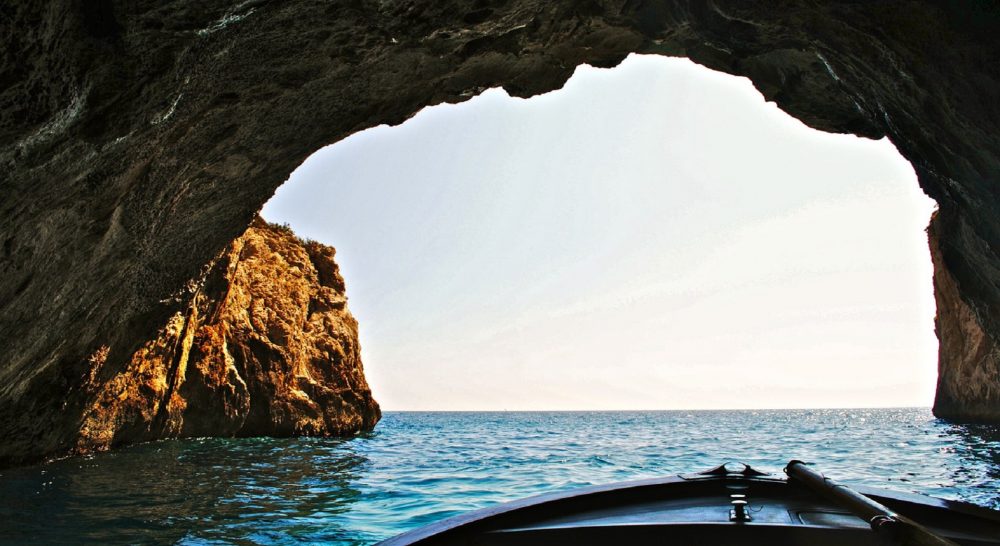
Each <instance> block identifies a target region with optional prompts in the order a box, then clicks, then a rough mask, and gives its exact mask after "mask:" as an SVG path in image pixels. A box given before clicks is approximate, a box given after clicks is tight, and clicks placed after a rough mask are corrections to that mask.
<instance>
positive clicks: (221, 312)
mask: <svg viewBox="0 0 1000 546" xmlns="http://www.w3.org/2000/svg"><path fill="white" fill-rule="evenodd" d="M187 301H188V305H187V307H186V308H185V309H184V310H183V311H180V312H178V313H176V314H175V315H173V316H172V317H170V319H169V321H168V322H167V323H166V325H165V326H164V327H163V328H162V329H161V330H160V331H159V332H158V333H157V335H156V337H155V338H153V339H151V340H148V341H147V342H145V343H144V344H143V345H142V346H141V347H140V348H139V350H138V351H136V352H135V353H134V354H132V355H131V357H130V358H129V359H128V362H127V364H126V365H125V367H124V369H123V370H121V371H120V372H118V373H116V374H115V375H114V377H113V378H112V379H111V380H110V381H107V382H98V381H96V378H98V377H100V375H101V373H102V368H103V367H104V366H105V365H106V363H107V361H108V356H109V349H108V348H107V347H102V348H99V349H98V350H97V351H95V353H94V354H92V355H91V356H90V357H89V358H88V363H89V364H90V365H91V369H90V371H89V373H88V376H87V378H86V379H85V381H84V382H83V388H88V389H93V390H94V393H95V401H94V403H93V404H92V405H91V407H90V408H88V409H87V411H86V412H85V414H84V416H83V417H84V418H83V422H82V426H81V427H80V431H79V435H78V438H77V439H76V442H75V445H74V450H75V451H78V452H87V451H93V450H100V449H106V448H108V447H110V446H113V445H117V444H122V443H132V442H136V441H142V440H148V439H154V438H167V437H192V436H219V435H232V436H254V435H269V436H292V435H306V436H312V435H345V434H353V433H356V432H359V431H363V430H370V429H371V428H372V427H374V426H375V423H376V422H377V421H378V419H379V417H380V415H381V414H380V411H379V407H378V404H377V403H376V402H375V400H374V399H373V398H372V394H371V390H370V389H369V388H368V384H367V382H366V381H365V377H364V373H363V370H362V365H361V355H360V347H359V344H358V326H357V321H355V320H354V317H353V316H351V313H350V311H349V310H348V309H347V298H346V296H345V288H344V280H343V278H342V277H341V275H340V271H339V268H338V267H337V264H336V262H335V261H334V249H333V248H331V247H328V246H325V245H322V244H320V243H317V242H315V241H302V240H300V239H299V238H298V237H296V236H295V234H293V233H292V232H291V230H289V229H288V228H286V227H282V226H276V225H273V224H267V223H265V222H264V221H262V220H259V219H258V220H255V221H254V223H253V224H252V225H251V227H250V228H249V229H248V230H247V231H246V233H244V234H243V235H242V236H240V237H239V238H237V239H236V240H235V241H233V242H232V243H231V244H230V245H229V246H228V247H227V248H226V249H225V251H224V252H223V253H222V255H221V256H220V257H219V258H218V259H217V260H216V261H215V262H214V263H213V264H212V266H211V267H210V268H209V270H208V272H207V274H206V275H205V276H204V278H203V279H199V282H198V283H196V284H194V285H192V293H191V295H190V297H189V298H187Z"/></svg>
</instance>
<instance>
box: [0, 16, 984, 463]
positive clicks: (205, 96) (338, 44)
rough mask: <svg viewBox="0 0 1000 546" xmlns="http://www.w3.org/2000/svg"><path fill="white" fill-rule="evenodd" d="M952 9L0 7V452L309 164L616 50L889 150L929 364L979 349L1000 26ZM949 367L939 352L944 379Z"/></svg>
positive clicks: (105, 359)
mask: <svg viewBox="0 0 1000 546" xmlns="http://www.w3.org/2000/svg"><path fill="white" fill-rule="evenodd" d="M953 4H954V3H951V2H944V1H941V2H936V1H923V2H918V1H887V2H858V3H853V2H834V3H830V2H822V3H820V2H815V3H813V2H795V3H788V4H787V5H784V4H783V3H781V2H772V1H767V2H764V1H760V2H744V1H740V2H736V1H728V0H727V1H717V2H712V3H706V2H701V1H690V2H686V1H667V0H661V1H643V0H617V1H610V0H609V1H598V0H593V1H586V0H585V1H580V0H572V1H569V0H562V1H558V0H557V1H544V2H543V1H539V0H514V1H510V2H499V1H496V2H494V1H491V0H476V1H471V0H470V1H468V2H456V1H449V0H417V1H400V2H387V1H375V0H358V1H355V2H323V1H318V0H316V1H309V0H288V1H283V2H277V1H266V0H249V1H244V2H235V1H232V2H223V1H218V0H206V1H204V2H192V1H190V0H185V1H173V2H170V1H168V2H147V1H138V2H135V1H132V2H124V1H116V0H100V1H94V2H86V3H84V2H78V1H69V0H65V1H52V2H48V3H44V2H34V1H27V0H21V1H16V0H15V1H12V2H6V3H5V4H4V5H3V6H2V7H0V21H3V24H2V25H0V40H2V42H3V45H4V47H3V49H2V50H0V51H2V53H0V55H2V56H0V172H3V173H4V175H3V177H2V178H0V195H2V197H3V199H2V200H0V275H2V278H3V282H2V283H0V437H3V438H4V442H3V443H0V460H2V461H4V462H7V463H10V462H17V461H24V460H30V459H33V458H37V457H40V456H44V455H47V454H58V453H64V452H66V451H68V450H70V449H72V448H73V447H74V446H76V445H77V444H76V443H77V441H78V439H79V437H80V430H82V429H84V428H85V427H88V426H90V425H89V423H90V420H89V419H90V417H89V416H90V415H91V414H92V408H94V405H95V403H98V402H99V400H100V399H101V397H102V396H104V394H103V393H105V392H106V389H107V387H106V385H108V384H110V383H114V382H121V381H125V380H126V379H123V378H127V377H128V376H129V375H128V374H129V373H131V372H130V371H129V370H130V369H131V368H130V362H131V358H132V356H131V355H133V354H135V353H136V351H140V350H147V349H148V347H147V346H146V344H147V343H148V340H150V339H154V338H155V337H156V335H157V332H159V331H161V330H162V329H163V328H165V327H167V328H169V327H171V326H170V325H171V324H174V323H173V322H172V321H174V320H175V319H174V318H172V317H176V316H177V313H181V314H182V315H183V314H184V313H185V312H186V310H187V309H189V308H190V307H191V305H192V301H193V294H196V293H197V291H198V289H199V287H200V286H202V284H203V282H204V281H203V279H204V277H205V273H206V264H209V263H210V262H212V260H213V259H214V258H215V257H217V256H219V255H220V253H221V252H222V251H223V249H224V248H226V246H227V245H228V244H230V243H231V242H232V241H233V240H234V239H236V238H237V237H238V236H239V235H240V234H241V233H243V232H244V231H245V229H246V228H247V226H248V225H249V224H250V222H251V220H252V219H253V217H254V215H255V213H256V212H257V211H258V210H259V208H260V206H261V205H262V203H263V202H264V201H265V200H266V199H267V198H268V197H269V196H270V195H271V194H272V193H273V191H274V189H275V188H276V187H277V186H278V185H279V184H281V182H282V181H284V180H285V178H286V177H287V175H288V173H290V172H291V171H292V170H293V169H294V168H295V167H296V166H297V165H298V164H299V163H301V161H302V160H303V159H304V158H305V157H306V156H307V155H308V154H309V153H311V152H313V151H314V150H316V149H318V148H319V147H321V146H323V145H325V144H329V143H332V142H336V141H337V140H340V139H342V138H344V137H345V136H347V135H349V134H351V133H353V132H356V131H358V130H361V129H364V128H367V127H372V126H374V125H378V124H381V123H399V122H402V121H403V120H405V119H406V118H407V117H409V116H411V115H413V114H414V113H415V112H416V111H418V110H419V109H420V108H422V107H424V106H427V105H432V104H437V103H440V102H445V101H448V102H456V101H461V100H465V99H466V98H468V97H471V96H473V95H475V94H476V93H478V92H480V91H482V90H483V89H485V88H488V87H491V86H503V87H504V88H506V89H507V91H508V92H510V93H511V94H513V95H516V96H522V97H526V96H530V95H534V94H537V93H541V92H545V91H549V90H552V89H556V88H558V87H560V86H561V85H562V84H563V82H564V81H565V80H566V79H567V78H568V77H569V75H570V74H571V73H572V71H573V69H574V67H575V66H576V65H578V64H580V63H590V64H593V65H597V66H612V65H615V64H617V63H618V62H619V61H620V60H621V59H622V58H623V57H624V56H625V55H627V54H628V53H631V52H640V53H659V54H665V55H683V56H688V57H690V58H691V59H693V60H694V61H696V62H699V63H702V64H704V65H706V66H708V67H710V68H713V69H716V70H721V71H724V72H728V73H731V74H737V75H744V76H747V77H749V78H750V79H751V80H752V81H753V82H754V84H755V85H756V86H757V88H758V89H760V90H761V92H762V93H763V94H764V95H765V96H766V97H767V98H768V99H769V100H773V101H775V102H776V103H777V104H778V105H779V106H780V107H781V108H783V109H784V110H785V111H787V112H789V113H790V114H792V115H794V116H796V117H797V118H799V119H801V120H802V121H803V122H805V123H807V124H808V125H810V126H812V127H815V128H818V129H822V130H826V131H834V132H850V133H855V134H858V135H862V136H867V137H871V138H878V137H882V136H888V137H889V138H891V139H892V141H893V142H894V143H895V144H896V146H897V147H898V148H899V150H900V152H901V153H902V154H903V155H904V156H905V157H906V158H907V159H909V160H910V161H911V162H912V163H913V165H914V168H915V169H916V172H917V175H918V177H919V180H920V184H921V186H922V187H923V189H924V190H925V191H926V192H927V193H928V194H929V195H930V196H931V197H933V198H934V199H936V200H937V201H938V203H939V205H940V212H939V213H938V215H937V216H936V219H935V221H934V222H935V224H934V227H933V233H935V234H937V235H936V236H937V238H936V241H935V245H936V247H935V248H936V260H935V264H936V267H937V276H938V281H939V282H938V284H939V286H942V282H943V283H944V284H946V285H947V286H949V287H950V288H949V292H948V293H947V295H945V293H944V292H942V291H941V290H940V289H939V291H938V294H939V296H938V297H939V299H941V298H944V300H947V302H949V304H948V305H941V306H940V314H939V317H938V322H939V328H938V332H939V335H940V336H942V348H943V350H945V351H947V350H949V349H948V348H949V347H955V346H960V345H962V342H961V340H962V339H964V337H965V336H968V335H978V334H977V333H981V334H982V335H983V336H985V337H984V339H989V340H991V341H990V342H991V343H993V342H995V340H996V339H997V338H998V336H1000V259H998V258H997V256H998V254H997V252H996V249H997V245H998V244H1000V223H998V222H997V218H998V212H1000V205H998V203H997V197H996V196H997V184H996V182H997V181H996V177H997V173H998V172H1000V162H998V156H997V153H998V152H997V151H998V149H1000V148H998V146H997V144H998V142H997V139H998V138H1000V137H998V135H1000V131H998V130H997V129H998V120H1000V106H998V105H1000V100H998V99H1000V97H998V94H1000V85H998V84H1000V72H998V71H1000V63H998V62H997V60H998V59H997V57H998V55H997V50H998V47H1000V46H998V42H997V40H995V38H994V36H995V35H996V32H997V31H998V30H1000V17H998V15H997V13H996V11H995V9H994V8H993V7H992V5H991V3H989V2H981V3H977V2H969V3H963V5H962V7H955V6H954V5H953ZM945 275H946V277H944V276H945ZM942 279H946V280H944V281H942ZM955 302H961V304H958V303H955ZM952 303H954V304H952ZM960 309H964V311H962V313H961V316H958V314H957V310H960ZM941 325H951V326H950V327H943V326H941ZM174 327H178V326H176V325H175V326H174ZM956 340H958V341H956ZM154 349H155V348H153V349H149V350H154ZM963 354H964V353H963ZM95 355H96V356H95ZM102 355H103V356H102ZM992 355H993V353H992V352H990V353H989V354H988V355H987V356H986V357H985V358H982V359H980V360H978V361H977V362H975V363H971V365H974V366H975V367H976V368H977V369H983V370H986V371H989V370H994V373H984V374H982V377H994V378H995V377H996V373H995V370H996V368H997V366H998V362H997V360H996V358H995V357H994V356H992ZM963 358H964V357H956V356H954V355H952V354H945V353H944V352H942V360H941V362H942V373H943V375H945V374H947V373H949V366H951V365H952V363H954V362H956V359H957V360H958V361H963V362H965V361H964V360H963ZM97 361H99V362H100V363H101V364H100V366H96V367H95V365H94V362H97ZM959 384H960V383H959ZM237 390H238V389H237ZM981 392H994V391H983V390H967V389H963V388H961V387H959V388H958V389H955V390H953V391H949V394H947V395H946V397H945V398H942V397H941V396H939V398H938V407H939V410H943V408H946V407H947V408H957V410H956V411H950V410H949V411H947V412H946V413H947V414H948V415H949V416H952V417H955V418H964V417H966V416H973V414H971V413H963V411H962V410H961V408H963V407H976V408H985V409H982V410H980V409H977V410H976V412H975V415H974V417H975V418H977V419H988V420H1000V407H997V405H996V404H995V402H992V401H989V400H984V401H979V400H974V399H975V398H976V397H977V396H980V394H978V393H981ZM220 396H221V395H220ZM226 396H228V394H227V395H226ZM232 396H235V397H237V398H238V393H236V391H235V390H234V391H233V394H232ZM197 399H198V400H203V399H202V398H197ZM214 400H215V398H214V394H213V396H206V397H204V402H199V403H206V404H211V403H215V402H213V401H214ZM980 402H982V403H980ZM234 403H235V402H234ZM966 404H970V405H968V406H966ZM234 407H235V406H234ZM158 411H159V410H158ZM165 411H166V410H165ZM171 411H172V410H169V411H166V413H162V412H161V413H162V414H164V415H167V414H170V415H174V413H171ZM251 413H252V412H251ZM164 419H165V421H170V419H168V418H167V417H164ZM170 422H173V421H170ZM184 422H185V423H186V424H184V425H178V426H181V427H182V428H183V427H184V426H190V427H195V426H199V427H201V426H202V425H196V424H195V423H193V422H192V420H191V419H185V420H184ZM227 422H228V421H227ZM171 426H173V425H171ZM227 426H228V425H227ZM164 427H166V425H164ZM168 429H169V430H170V431H171V432H170V433H171V434H172V433H173V431H174V429H170V428H169V427H166V428H163V429H162V430H164V431H167V430H168ZM201 430H203V431H206V432H209V431H213V430H214V431H216V432H217V433H221V434H229V433H234V431H233V430H232V429H231V428H226V427H222V428H221V429H218V428H216V425H214V424H212V423H209V422H208V421H206V422H205V423H204V425H203V428H202V429H201ZM165 433H166V432H165ZM101 434H104V433H101ZM98 436H100V434H98ZM129 438H131V436H129ZM102 441H103V440H102ZM97 443H98V444H100V441H98V442H97Z"/></svg>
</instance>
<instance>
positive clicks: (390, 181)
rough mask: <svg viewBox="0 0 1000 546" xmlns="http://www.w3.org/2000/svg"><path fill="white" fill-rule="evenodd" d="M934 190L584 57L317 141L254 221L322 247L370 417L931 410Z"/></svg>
mask: <svg viewBox="0 0 1000 546" xmlns="http://www.w3.org/2000/svg"><path fill="white" fill-rule="evenodd" d="M933 206H934V205H933V201H931V200H930V199H929V198H927V197H926V196H925V195H924V194H923V193H922V192H921V191H920V189H919V187H918V185H917V181H916V176H915V175H914V173H913V169H912V167H911V166H910V165H909V164H908V163H907V162H906V161H905V160H904V159H903V158H902V157H900V155H899V154H898V152H897V151H896V149H895V148H894V147H893V145H892V144H891V143H890V142H889V141H888V140H881V141H871V140H864V139H860V138H857V137H854V136H849V135H832V134H826V133H821V132H818V131H814V130H812V129H809V128H807V127H806V126H804V125H803V124H802V123H800V122H799V121H797V120H795V119H793V118H791V117H789V116H788V115H786V114H784V113H783V112H781V111H780V110H779V109H778V108H777V107H776V106H775V105H773V104H771V103H766V102H765V101H764V99H763V97H762V96H761V95H760V94H759V93H758V92H757V91H756V90H755V89H754V88H753V87H752V85H751V84H750V82H749V81H748V80H746V79H745V78H736V77H733V76H728V75H724V74H720V73H717V72H712V71H709V70H708V69H705V68H703V67H700V66H698V65H695V64H693V63H691V62H690V61H688V60H685V59H677V58H665V57H645V56H632V57H629V58H628V59H626V60H625V61H624V62H623V63H622V64H621V65H620V66H619V67H617V68H614V69H610V70H604V69H595V68H592V67H589V66H581V67H579V68H578V69H577V71H576V73H575V75H574V76H573V77H572V78H571V79H570V80H569V82H567V84H566V86H565V88H564V89H562V90H560V91H556V92H553V93H549V94H546V95H542V96H539V97H535V98H532V99H528V100H523V99H516V98H511V97H509V96H507V94H506V93H505V92H504V91H503V90H500V89H491V90H488V91H486V92H485V93H483V94H482V95H480V96H478V97H475V98H473V99H471V100H469V101H467V102H465V103H462V104H458V105H442V106H436V107H432V108H427V109H424V110H422V111H421V112H420V113H418V114H417V115H416V116H414V117H413V118H412V119H410V120H409V121H407V122H405V123H403V124H402V125H400V126H396V127H387V126H380V127H376V128H373V129H370V130H367V131H363V132H361V133H357V134H355V135H353V136H351V137H349V138H347V139H345V140H343V141H341V142H338V143H337V144H335V145H333V146H328V147H326V148H323V149H322V150H320V151H318V152H316V153H315V154H314V155H312V156H311V157H310V158H309V159H308V160H306V162H305V163H303V165H302V166H301V167H300V168H299V169H297V170H296V171H295V172H294V173H293V174H292V175H291V177H290V178H289V181H288V182H287V183H286V184H285V185H283V186H282V187H281V188H280V189H279V190H278V192H277V194H276V195H275V197H274V198H273V199H272V200H271V201H270V202H269V203H268V204H267V205H266V206H265V207H264V212H263V214H264V217H265V218H267V219H268V220H270V221H274V222H287V223H289V224H291V226H292V228H293V229H294V230H295V231H296V232H297V233H299V234H300V235H302V236H304V237H309V238H313V239H316V240H318V241H321V242H323V243H327V244H330V245H333V246H335V247H336V248H337V261H338V262H339V263H340V266H341V271H342V273H343V274H344V277H345V279H346V282H347V293H348V297H349V306H350V308H351V310H352V311H353V313H354V315H355V316H356V317H357V319H358V322H359V323H360V334H361V345H362V357H363V360H364V365H365V370H366V375H367V377H368V380H369V382H370V384H371V386H372V389H373V391H374V394H375V397H376V399H377V400H378V401H379V402H380V403H381V404H382V407H383V408H384V409H386V410H504V409H507V410H528V409H542V410H546V409H556V410H563V409H565V410H570V409H595V410H599V409H704V408H794V407H879V406H929V405H930V404H931V402H932V400H933V393H934V381H935V374H936V351H937V340H936V338H935V337H934V321H933V319H934V298H933V292H932V284H931V264H930V256H929V253H928V250H927V244H926V236H925V234H924V228H925V227H926V225H927V221H928V218H929V216H930V212H931V211H932V210H933Z"/></svg>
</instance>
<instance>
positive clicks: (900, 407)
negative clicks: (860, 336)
mask: <svg viewBox="0 0 1000 546" xmlns="http://www.w3.org/2000/svg"><path fill="white" fill-rule="evenodd" d="M889 409H926V410H931V409H933V408H932V406H858V407H794V408H697V409H685V408H661V409H515V410H508V409H427V410H422V409H402V410H400V409H383V410H382V413H581V412H589V413H621V412H654V411H659V412H667V411H687V412H708V411H790V410H889Z"/></svg>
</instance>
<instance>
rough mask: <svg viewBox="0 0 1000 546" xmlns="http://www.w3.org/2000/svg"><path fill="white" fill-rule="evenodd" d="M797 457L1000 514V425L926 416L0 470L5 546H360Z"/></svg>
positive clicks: (530, 431)
mask: <svg viewBox="0 0 1000 546" xmlns="http://www.w3.org/2000/svg"><path fill="white" fill-rule="evenodd" d="M791 458H798V459H804V460H807V461H811V462H815V463H817V464H818V467H819V469H820V470H822V471H823V472H825V473H827V474H828V475H830V476H831V477H833V478H836V479H839V480H840V481H843V482H845V483H849V484H851V483H853V484H867V485H874V486H879V487H889V488H894V489H898V490H903V491H916V492H920V493H926V494H931V495H936V496H940V497H945V498H949V499H960V500H965V501H969V502H973V503H977V504H980V505H984V506H989V507H993V508H1000V428H997V427H986V426H959V425H951V424H948V423H945V422H943V421H938V420H936V419H934V417H933V416H932V415H931V414H930V411H928V410H927V409H922V408H921V409H890V410H884V409H879V410H773V411H699V412H689V411H666V412H567V413H548V412H530V413H399V412H388V413H387V414H386V415H385V417H384V419H383V420H382V422H381V423H379V425H378V427H377V428H376V430H375V431H374V432H372V433H369V434H365V435H361V436H358V437H355V438H352V439H348V440H330V439H315V438H308V439H253V438H250V439H195V440H173V441H162V442H154V443H150V444H145V445H141V446H135V447H132V448H128V449H122V450H119V451H116V452H112V453H105V454H100V455H96V456H93V457H88V458H74V459H65V460H61V461H56V462H52V463H49V464H45V465H39V466H34V467H26V468H18V469H12V470H7V471H3V472H0V542H3V543H17V544H21V543H27V542H31V543H35V544H38V543H53V544H65V543H79V542H92V543H120V544H126V543H128V544H134V543H172V542H176V543H181V544H303V543H335V544H370V543H373V542H376V541H378V540H381V539H384V538H388V537H390V536H392V535H394V534H397V533H399V532H402V531H405V530H407V529H411V528H413V527H416V526H419V525H424V524H426V523H429V522H432V521H436V520H439V519H441V518H445V517H448V516H451V515H454V514H458V513H461V512H464V511H466V510H472V509H475V508H481V507H484V506H488V505H490V504H493V503H497V502H503V501H507V500H511V499H516V498H519V497H524V496H527V495H533V494H537V493H542V492H549V491H552V490H557V489H566V488H572V487H578V486H584V485H591V484H598V483H608V482H614V481H621V480H630V479H637V478H644V477H652V476H662V475H665V474H675V473H686V472H691V471H696V470H701V469H706V468H709V467H711V466H715V465H718V464H721V463H723V462H726V461H730V460H738V461H743V462H746V463H749V464H751V465H752V466H754V467H760V468H763V469H765V470H768V471H774V472H780V470H781V468H782V467H783V466H784V464H785V463H786V462H787V461H788V459H791Z"/></svg>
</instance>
